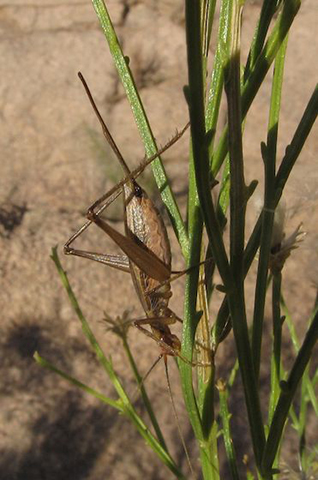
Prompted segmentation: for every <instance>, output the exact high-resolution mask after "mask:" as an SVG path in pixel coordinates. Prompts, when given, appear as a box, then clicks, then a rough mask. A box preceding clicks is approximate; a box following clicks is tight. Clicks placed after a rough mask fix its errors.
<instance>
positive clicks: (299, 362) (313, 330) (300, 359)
mask: <svg viewBox="0 0 318 480" xmlns="http://www.w3.org/2000/svg"><path fill="white" fill-rule="evenodd" d="M317 340H318V313H316V315H315V317H314V318H313V321H312V322H311V325H310V327H309V329H308V331H307V334H306V337H305V339H304V342H303V344H302V346H301V348H300V350H299V353H298V355H297V357H296V360H295V362H294V365H293V367H292V369H291V372H290V374H289V376H288V379H287V381H286V382H281V394H280V396H279V399H278V403H277V406H276V409H275V413H274V416H273V420H272V423H271V425H270V429H269V434H268V438H267V442H266V446H265V450H264V456H263V460H262V467H263V471H264V472H265V473H266V474H270V472H271V468H272V464H273V461H274V459H275V456H276V452H277V449H278V446H279V443H280V441H281V437H282V433H283V429H284V425H285V422H286V419H287V416H288V412H289V409H290V406H291V403H292V400H293V398H294V395H295V393H296V389H297V387H298V384H299V382H300V380H301V378H302V377H303V375H304V372H305V369H306V367H307V365H308V362H309V360H310V358H311V356H312V352H313V348H314V346H315V344H316V342H317Z"/></svg>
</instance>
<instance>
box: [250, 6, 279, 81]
mask: <svg viewBox="0 0 318 480" xmlns="http://www.w3.org/2000/svg"><path fill="white" fill-rule="evenodd" d="M279 3H281V0H264V2H263V5H262V10H261V14H260V18H259V22H258V24H257V27H256V30H255V33H254V37H253V41H252V45H251V48H250V52H249V55H248V58H247V62H246V67H245V71H244V83H245V81H246V79H247V78H248V77H249V75H250V73H251V71H252V70H253V69H254V67H255V63H256V60H257V58H258V56H259V54H260V53H261V51H262V48H263V45H264V42H265V39H266V35H267V32H268V29H269V26H270V23H271V21H272V19H273V16H274V14H275V12H276V10H277V6H278V4H279Z"/></svg>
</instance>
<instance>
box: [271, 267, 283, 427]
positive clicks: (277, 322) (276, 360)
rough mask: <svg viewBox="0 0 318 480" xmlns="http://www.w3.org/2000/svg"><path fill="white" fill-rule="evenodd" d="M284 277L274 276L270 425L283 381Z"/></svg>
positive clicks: (279, 274)
mask: <svg viewBox="0 0 318 480" xmlns="http://www.w3.org/2000/svg"><path fill="white" fill-rule="evenodd" d="M281 285H282V275H281V273H278V274H276V275H274V276H273V288H272V317H273V349H272V355H271V394H270V401H269V409H268V424H269V425H270V424H271V422H272V419H273V415H274V411H275V408H276V405H277V401H278V397H279V393H280V380H281V371H280V364H281V343H282V319H281V314H280V296H281Z"/></svg>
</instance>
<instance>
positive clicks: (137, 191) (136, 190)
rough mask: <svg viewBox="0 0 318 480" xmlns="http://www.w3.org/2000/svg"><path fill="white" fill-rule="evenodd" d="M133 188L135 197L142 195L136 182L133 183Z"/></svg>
mask: <svg viewBox="0 0 318 480" xmlns="http://www.w3.org/2000/svg"><path fill="white" fill-rule="evenodd" d="M134 188H135V195H136V197H139V198H141V197H142V196H143V195H142V188H141V187H140V186H139V185H138V184H137V183H135V185H134Z"/></svg>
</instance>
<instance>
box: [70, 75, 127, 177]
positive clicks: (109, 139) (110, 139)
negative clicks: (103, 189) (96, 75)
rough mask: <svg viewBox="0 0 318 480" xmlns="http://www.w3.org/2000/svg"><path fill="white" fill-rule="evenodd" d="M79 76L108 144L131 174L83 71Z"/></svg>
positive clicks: (125, 169) (125, 170)
mask: <svg viewBox="0 0 318 480" xmlns="http://www.w3.org/2000/svg"><path fill="white" fill-rule="evenodd" d="M78 76H79V79H80V81H81V82H82V84H83V86H84V88H85V91H86V94H87V96H88V99H89V101H90V103H91V105H92V107H93V110H94V112H95V114H96V117H97V118H98V121H99V123H100V125H101V127H102V130H103V134H104V137H105V138H106V140H107V142H108V144H109V145H110V147H111V149H112V150H113V152H114V154H115V155H116V157H117V158H118V160H119V163H120V165H121V166H122V169H123V170H124V172H125V173H126V174H127V175H129V174H130V170H129V168H128V165H127V163H126V162H125V160H124V157H123V156H122V154H121V153H120V151H119V149H118V147H117V145H116V143H115V140H114V139H113V137H112V136H111V133H110V131H109V130H108V128H107V125H106V123H105V122H104V119H103V117H102V116H101V114H100V112H99V110H98V108H97V105H96V103H95V100H94V99H93V95H92V94H91V91H90V89H89V87H88V85H87V83H86V80H85V78H84V77H83V75H82V74H81V72H78Z"/></svg>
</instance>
